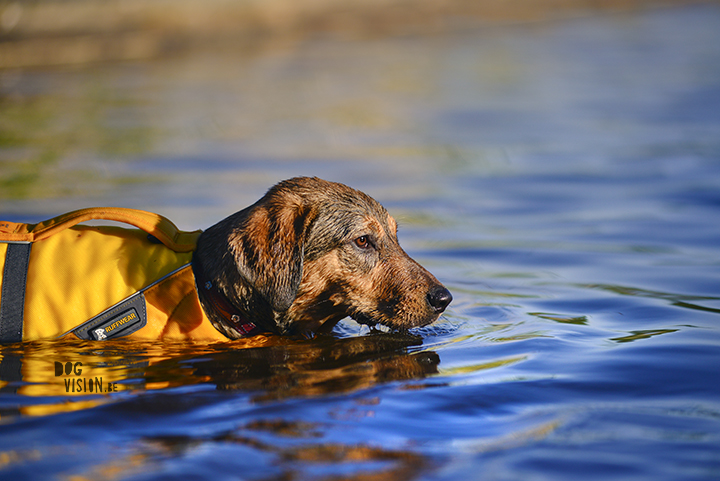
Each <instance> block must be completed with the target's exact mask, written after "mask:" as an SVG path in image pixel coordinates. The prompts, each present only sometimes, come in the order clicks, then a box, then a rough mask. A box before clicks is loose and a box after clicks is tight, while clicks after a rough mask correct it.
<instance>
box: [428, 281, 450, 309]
mask: <svg viewBox="0 0 720 481" xmlns="http://www.w3.org/2000/svg"><path fill="white" fill-rule="evenodd" d="M452 299H453V297H452V294H450V291H448V290H447V289H445V287H443V286H435V287H433V288H432V289H430V292H428V295H427V300H428V303H429V304H430V305H431V306H432V308H433V309H435V312H438V313H439V312H443V311H444V310H445V308H446V307H447V306H448V304H450V302H452Z"/></svg>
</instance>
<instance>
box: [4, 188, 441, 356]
mask: <svg viewBox="0 0 720 481" xmlns="http://www.w3.org/2000/svg"><path fill="white" fill-rule="evenodd" d="M94 219H103V220H113V221H119V222H124V223H128V224H131V225H134V226H136V227H139V228H140V230H137V229H134V230H132V229H124V228H118V227H115V226H80V225H77V224H78V223H80V222H84V221H88V220H94ZM147 234H150V236H148V235H147ZM0 272H2V273H3V278H2V290H1V292H0V342H17V341H22V340H34V339H47V338H60V337H65V336H68V335H70V334H74V335H75V336H76V337H78V338H80V339H85V340H104V339H112V338H118V337H130V338H133V339H140V338H142V339H156V338H185V339H198V340H200V339H205V340H222V339H225V338H231V339H237V338H240V337H247V336H250V335H254V334H257V333H260V332H274V333H278V334H288V333H289V334H293V333H308V332H327V331H328V330H330V329H332V327H333V326H334V325H335V324H336V323H337V322H338V321H339V320H340V319H342V318H344V317H346V316H351V317H353V318H354V319H355V320H357V321H358V322H361V323H363V324H371V325H372V324H377V323H379V324H384V325H386V326H389V327H391V328H395V329H399V330H404V329H408V328H411V327H416V326H424V325H426V324H429V323H431V322H433V321H435V320H436V319H437V318H438V316H439V315H440V313H441V312H443V311H444V310H445V308H446V307H447V305H448V304H449V303H450V301H451V300H452V296H451V295H450V292H448V290H447V289H445V287H443V286H442V285H441V284H440V283H439V282H438V281H437V279H435V277H433V276H432V274H430V273H429V272H428V271H426V270H425V269H423V268H422V267H421V266H420V265H419V264H417V263H416V262H415V261H413V260H412V259H411V258H410V257H408V255H407V254H406V253H405V252H404V251H403V250H402V249H401V248H400V245H399V244H398V240H397V224H396V223H395V221H394V220H393V218H392V217H390V215H388V213H387V211H386V210H385V209H384V208H383V207H382V206H381V205H380V204H378V203H377V202H376V201H374V200H373V199H371V198H370V197H368V196H367V195H365V194H363V193H362V192H359V191H357V190H354V189H351V188H350V187H347V186H345V185H342V184H336V183H333V182H326V181H324V180H320V179H317V178H296V179H291V180H287V181H285V182H281V183H280V184H278V185H276V186H275V187H273V188H271V189H270V190H269V191H268V193H267V194H266V195H265V196H264V197H263V198H262V199H260V200H259V201H258V202H256V203H255V204H254V205H252V206H250V207H248V208H247V209H245V210H242V211H240V212H238V213H236V214H234V215H232V216H230V217H228V218H227V219H225V220H223V221H221V222H219V223H218V224H216V225H214V226H212V227H210V228H209V229H207V231H205V232H203V233H200V232H199V231H198V232H181V231H178V230H177V228H176V227H175V226H174V225H173V224H172V223H171V222H170V221H168V220H167V219H165V218H163V217H161V216H158V215H157V214H152V213H149V212H143V211H136V210H131V209H121V208H91V209H83V210H80V211H75V212H70V213H68V214H64V215H62V216H59V217H56V218H54V219H50V220H48V221H45V222H41V223H39V224H18V223H13V222H0Z"/></svg>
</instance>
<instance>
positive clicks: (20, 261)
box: [0, 242, 32, 343]
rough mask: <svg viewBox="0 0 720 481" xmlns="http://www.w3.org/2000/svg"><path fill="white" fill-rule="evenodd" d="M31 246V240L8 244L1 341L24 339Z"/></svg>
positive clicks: (0, 311)
mask: <svg viewBox="0 0 720 481" xmlns="http://www.w3.org/2000/svg"><path fill="white" fill-rule="evenodd" d="M31 247H32V244H30V243H29V242H28V243H11V244H8V245H7V252H6V253H5V269H4V270H3V277H2V291H0V343H10V342H20V341H22V332H23V315H24V311H25V286H26V284H27V282H26V281H27V272H28V264H29V263H30V248H31Z"/></svg>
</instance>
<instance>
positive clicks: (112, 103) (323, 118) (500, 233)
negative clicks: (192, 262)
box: [0, 4, 720, 481]
mask: <svg viewBox="0 0 720 481" xmlns="http://www.w3.org/2000/svg"><path fill="white" fill-rule="evenodd" d="M719 26H720V8H718V7H717V6H716V5H714V4H711V5H705V6H699V7H686V8H679V9H665V10H662V9H661V10H648V11H640V12H636V13H629V14H621V15H607V16H591V17H587V18H579V19H568V20H564V21H557V22H552V23H550V22H548V23H537V24H529V25H515V26H505V27H486V28H482V29H476V30H467V31H461V32H455V33H448V34H444V35H436V36H432V37H402V38H382V39H369V40H362V41H353V42H349V41H346V42H336V41H332V40H328V39H324V40H314V41H307V42H303V43H301V44H296V45H292V46H286V47H283V48H277V49H269V50H267V51H263V52H259V53H257V54H253V55H248V54H247V53H243V54H239V53H237V52H233V51H232V50H230V49H228V50H220V51H217V52H213V53H208V52H203V53H202V54H200V53H189V54H187V55H185V56H180V57H174V58H168V59H163V60H157V61H153V62H145V63H125V64H117V65H97V66H87V67H77V68H68V69H55V70H49V71H43V70H34V71H17V72H2V73H1V74H0V79H1V80H2V82H0V88H1V89H2V90H1V91H0V92H2V102H3V104H2V105H4V107H3V108H2V109H0V120H1V121H2V124H0V125H2V126H3V127H2V128H3V129H4V131H5V134H4V135H3V137H2V139H3V141H2V143H1V144H0V217H2V218H4V219H7V220H16V221H28V222H29V221H37V220H41V219H44V218H48V217H51V216H54V215H57V214H59V213H62V212H65V211H68V210H71V209H74V208H80V207H86V206H89V205H109V204H111V205H120V206H126V207H135V208H143V209H147V210H152V211H156V212H159V213H162V214H164V215H166V216H168V217H170V218H171V219H173V220H174V221H175V222H176V223H177V224H178V225H179V226H180V227H181V228H186V229H192V228H202V227H206V226H208V225H210V224H212V223H214V222H215V221H217V220H219V219H221V218H223V217H224V216H226V215H227V214H229V213H231V212H233V211H236V210H239V209H240V208H242V207H244V206H246V205H249V204H251V203H252V202H254V201H255V200H257V198H259V197H260V196H261V195H262V193H263V192H264V190H266V189H267V188H268V187H269V186H270V185H272V184H273V183H274V182H276V181H279V180H281V179H283V178H286V177H290V176H293V175H298V174H303V175H319V176H321V177H325V178H328V179H330V180H336V181H341V182H345V183H348V184H350V185H352V186H354V187H356V188H359V189H361V190H364V191H366V192H367V193H369V194H370V195H372V196H373V197H375V198H376V199H378V200H379V201H380V202H382V203H383V204H384V205H385V206H386V207H387V208H388V210H389V211H390V212H391V213H392V214H393V215H394V216H395V217H396V218H397V219H398V220H399V222H400V225H401V227H400V240H401V243H402V244H403V245H404V247H405V248H406V250H407V251H408V252H409V253H410V254H411V255H412V256H413V257H415V258H416V259H417V260H419V261H420V262H421V263H422V264H423V265H425V266H426V267H427V268H428V269H429V270H431V271H432V272H433V273H434V274H435V275H436V276H437V277H438V278H439V279H440V280H442V281H443V283H444V284H445V285H446V286H447V287H448V288H449V289H450V290H451V291H452V293H453V296H454V298H455V300H454V302H453V303H452V305H451V306H450V308H449V309H448V311H447V312H446V314H445V315H444V316H443V317H442V318H441V319H440V320H439V321H438V322H437V323H435V324H434V325H432V326H429V327H426V328H423V329H419V330H416V331H413V332H411V333H409V334H400V333H392V332H381V331H370V330H368V329H367V328H365V327H361V326H358V325H356V324H354V323H352V322H350V321H348V322H344V323H343V324H342V325H340V326H339V327H338V328H337V329H336V331H335V332H334V333H333V335H332V336H327V337H319V338H317V339H313V340H304V341H292V342H290V341H282V340H278V341H277V342H275V343H271V344H269V345H267V346H265V347H255V348H245V349H243V348H242V347H243V346H242V345H238V344H237V343H231V342H229V343H222V344H218V345H212V346H193V345H183V344H163V343H138V344H129V343H122V342H109V343H105V344H101V345H99V344H94V343H86V344H82V343H29V344H25V345H20V346H9V347H3V348H2V351H1V352H2V356H3V359H2V369H1V370H0V371H1V372H0V379H2V380H3V381H5V382H4V383H2V384H0V477H2V478H3V479H54V478H60V479H68V478H71V477H73V476H78V477H81V478H82V479H100V480H104V479H132V480H150V479H152V480H156V479H170V478H182V479H237V478H240V479H250V480H266V479H267V480H270V479H272V480H286V479H287V480H295V479H299V480H302V479H328V480H330V479H354V480H365V479H392V480H411V479H412V480H414V479H422V480H458V479H468V480H475V479H478V480H486V479H487V480H517V479H523V480H563V479H567V480H576V479H584V480H586V479H602V480H605V479H613V480H624V479H631V480H653V481H656V480H715V479H719V478H720V28H718V27H719ZM57 361H62V362H67V361H70V362H73V363H74V362H82V363H83V365H82V368H83V370H84V376H95V377H102V378H103V382H104V385H103V389H106V388H107V383H108V382H116V383H117V385H116V387H117V388H118V392H112V393H109V394H108V393H104V394H102V395H97V394H95V393H87V392H84V393H82V394H78V393H72V392H70V393H66V392H65V391H66V388H65V384H64V381H62V380H63V379H66V378H67V377H69V378H77V377H82V376H74V375H70V376H60V377H55V376H54V373H53V369H54V367H53V366H54V363H55V362H57Z"/></svg>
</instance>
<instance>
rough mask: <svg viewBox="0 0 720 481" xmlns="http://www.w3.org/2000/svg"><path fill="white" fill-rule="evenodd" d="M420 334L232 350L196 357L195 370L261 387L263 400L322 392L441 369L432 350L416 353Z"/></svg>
mask: <svg viewBox="0 0 720 481" xmlns="http://www.w3.org/2000/svg"><path fill="white" fill-rule="evenodd" d="M421 344H422V339H421V338H420V337H417V336H414V335H411V334H407V333H376V334H372V335H368V336H363V337H353V338H346V339H334V338H331V337H326V336H325V337H318V338H315V339H313V340H312V341H307V342H298V343H287V344H280V345H274V346H268V347H262V348H256V349H240V350H228V351H224V352H222V353H217V354H215V355H213V356H212V357H204V358H201V359H198V360H195V361H190V365H192V366H193V367H194V368H195V375H196V376H199V377H203V378H206V379H207V380H208V381H210V382H212V383H214V384H216V385H217V387H218V388H219V389H223V390H250V391H257V393H258V397H257V399H260V400H268V399H276V398H283V397H294V396H320V395H324V394H331V393H341V392H349V391H354V390H357V389H365V388H369V387H371V386H373V385H375V384H378V383H384V382H388V381H396V380H410V379H420V378H424V377H426V376H428V375H431V374H435V373H437V366H438V364H439V362H440V359H439V357H438V355H437V354H436V353H435V352H432V351H419V352H413V351H412V350H411V348H413V347H417V346H420V345H421Z"/></svg>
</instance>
